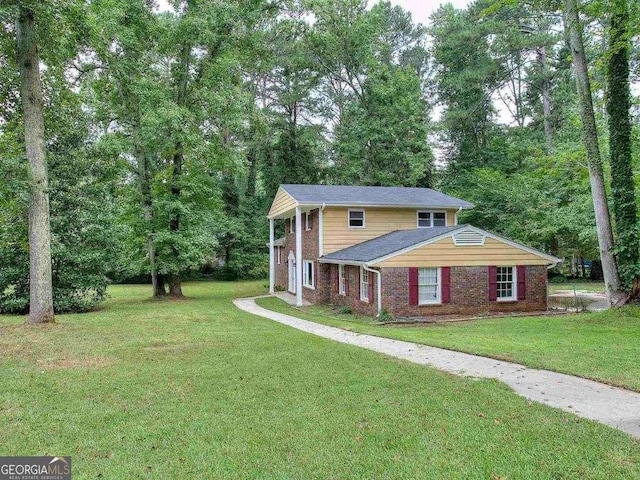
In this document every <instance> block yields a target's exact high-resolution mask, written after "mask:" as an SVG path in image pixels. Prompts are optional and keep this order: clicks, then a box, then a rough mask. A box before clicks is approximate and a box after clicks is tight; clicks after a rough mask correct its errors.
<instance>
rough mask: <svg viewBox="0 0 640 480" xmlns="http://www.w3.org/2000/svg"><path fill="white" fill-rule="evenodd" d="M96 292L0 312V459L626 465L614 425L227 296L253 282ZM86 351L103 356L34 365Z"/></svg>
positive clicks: (141, 468)
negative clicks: (97, 307) (45, 313)
mask: <svg viewBox="0 0 640 480" xmlns="http://www.w3.org/2000/svg"><path fill="white" fill-rule="evenodd" d="M110 292H111V294H112V297H111V299H110V300H109V301H108V302H107V304H106V305H105V308H104V309H103V310H101V311H99V312H93V313H88V314H81V315H74V316H68V315H61V316H59V317H58V321H59V322H60V323H59V325H56V326H55V327H54V328H51V329H48V330H46V331H45V330H44V329H38V328H26V327H22V326H19V327H15V325H17V324H19V323H21V322H22V320H23V319H22V318H20V317H0V327H5V328H4V329H3V331H2V333H1V334H0V368H1V369H2V372H3V390H2V395H0V433H1V434H2V444H1V445H2V447H1V448H0V453H1V454H4V455H10V454H11V455H36V454H42V453H43V452H63V453H65V454H69V455H71V456H73V461H74V476H77V478H96V477H99V476H101V477H102V478H147V477H148V478H190V477H195V478H355V479H358V478H362V479H370V478H492V477H493V478H499V477H504V478H532V479H535V478H608V479H609V478H633V477H638V476H640V466H639V465H640V452H639V451H638V448H637V443H636V442H635V441H633V440H632V439H631V438H630V437H628V436H627V435H625V434H623V433H621V432H618V431H616V430H614V429H611V428H608V427H605V426H603V425H600V424H597V423H595V422H591V421H588V420H583V419H578V418H577V417H575V416H573V415H571V414H567V413H564V412H560V411H557V410H554V409H551V408H548V407H545V406H542V405H538V404H532V403H530V402H527V401H526V400H525V399H523V398H522V397H519V396H517V395H515V394H513V393H512V392H511V391H510V390H509V389H508V388H507V387H506V386H504V385H502V384H500V383H498V382H495V381H485V380H483V381H472V380H469V379H464V378H458V377H454V376H451V375H447V374H444V373H441V372H438V371H436V370H433V369H430V368H425V367H422V366H419V365H413V364H409V363H406V362H402V361H398V360H393V359H390V358H388V357H385V356H383V355H379V354H376V353H374V352H370V351H366V350H362V349H359V348H357V347H351V346H347V345H341V344H337V343H334V342H331V341H328V340H325V339H321V338H318V337H314V336H312V335H308V334H305V333H303V332H299V331H296V330H293V329H290V328H288V327H285V326H283V325H279V324H277V323H274V322H271V321H269V320H265V319H261V318H258V317H254V316H251V315H248V314H246V313H244V312H241V311H239V310H237V309H236V308H235V307H233V305H232V303H231V299H232V298H234V297H236V296H249V295H256V294H259V293H262V292H264V284H263V282H247V283H198V284H187V285H185V293H186V294H187V295H188V296H189V297H191V299H192V300H191V301H188V302H175V303H173V302H162V303H160V304H158V303H153V302H146V301H144V300H145V299H146V298H147V296H148V295H149V291H148V287H129V286H118V287H112V288H111V289H110ZM20 350H24V351H25V352H26V353H24V354H20V353H18V352H19V351H20ZM89 357H94V358H103V357H104V358H110V359H113V363H110V364H106V365H82V364H78V365H75V366H74V367H73V368H66V369H52V370H50V371H45V370H43V369H42V368H41V366H40V365H39V363H38V362H39V361H41V360H42V359H49V358H50V359H51V360H52V361H58V360H59V359H62V358H65V359H83V358H89Z"/></svg>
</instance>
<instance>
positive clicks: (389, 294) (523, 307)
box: [382, 265, 547, 317]
mask: <svg viewBox="0 0 640 480" xmlns="http://www.w3.org/2000/svg"><path fill="white" fill-rule="evenodd" d="M526 271H527V281H526V285H527V293H526V299H525V300H519V301H513V302H496V301H489V270H488V267H451V303H448V304H443V305H409V269H408V268H384V269H382V306H383V308H385V309H386V310H388V311H389V312H390V313H392V314H393V315H399V316H410V317H414V316H417V317H419V316H428V315H450V314H460V315H468V314H480V313H484V312H514V311H518V312H528V311H537V310H546V309H547V268H546V267H545V266H543V265H535V266H528V267H526Z"/></svg>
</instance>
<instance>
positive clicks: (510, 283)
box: [496, 267, 517, 301]
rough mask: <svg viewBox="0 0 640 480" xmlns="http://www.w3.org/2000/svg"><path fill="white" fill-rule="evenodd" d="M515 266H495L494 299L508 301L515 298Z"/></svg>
mask: <svg viewBox="0 0 640 480" xmlns="http://www.w3.org/2000/svg"><path fill="white" fill-rule="evenodd" d="M516 280H517V279H516V267H497V268H496V299H497V300H498V301H500V300H502V301H509V300H515V299H516V286H517V283H516Z"/></svg>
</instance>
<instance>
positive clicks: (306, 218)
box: [304, 212, 313, 232]
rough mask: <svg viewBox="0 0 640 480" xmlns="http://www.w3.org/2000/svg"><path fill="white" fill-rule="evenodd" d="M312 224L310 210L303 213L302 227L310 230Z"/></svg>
mask: <svg viewBox="0 0 640 480" xmlns="http://www.w3.org/2000/svg"><path fill="white" fill-rule="evenodd" d="M312 226H313V216H312V215H311V212H307V213H305V214H304V229H305V230H306V231H307V232H308V231H309V230H311V227H312Z"/></svg>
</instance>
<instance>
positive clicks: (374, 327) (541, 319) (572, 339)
mask: <svg viewBox="0 0 640 480" xmlns="http://www.w3.org/2000/svg"><path fill="white" fill-rule="evenodd" d="M258 304H259V305H261V306H263V307H265V308H268V309H270V310H275V311H278V312H282V313H287V314H290V315H295V316H299V317H301V318H305V319H307V320H312V321H315V322H318V323H324V324H327V325H332V326H335V327H340V328H344V329H347V330H352V331H355V332H359V333H369V334H372V335H378V336H380V337H388V338H394V339H397V340H406V341H410V342H416V343H422V344H425V345H431V346H435V347H442V348H448V349H451V350H459V351H462V352H468V353H475V354H478V355H484V356H487V357H493V358H497V359H500V360H507V361H511V362H516V363H521V364H523V365H528V366H530V367H534V368H543V369H547V370H553V371H557V372H563V373H569V374H572V375H577V376H581V377H585V378H591V379H593V380H598V381H601V382H604V383H608V384H611V385H617V386H620V387H623V388H628V389H630V390H635V391H640V362H638V358H640V307H638V306H627V307H624V308H621V309H616V310H609V311H605V312H595V313H582V314H577V315H575V314H574V315H560V316H537V317H501V318H487V319H479V320H470V321H464V322H451V323H441V324H426V325H418V326H406V325H405V326H402V325H379V324H377V323H376V322H375V320H374V319H373V318H371V317H366V316H360V315H344V314H338V313H336V312H335V311H333V310H331V309H330V308H329V307H325V306H311V307H304V308H297V307H291V306H289V305H287V304H286V303H284V302H283V301H282V300H280V299H277V298H263V299H259V300H258Z"/></svg>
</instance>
